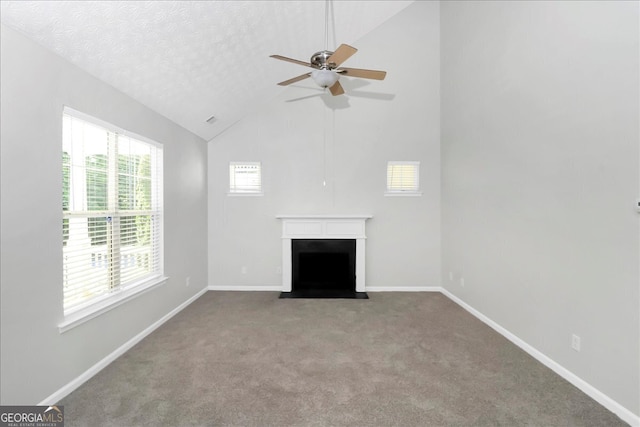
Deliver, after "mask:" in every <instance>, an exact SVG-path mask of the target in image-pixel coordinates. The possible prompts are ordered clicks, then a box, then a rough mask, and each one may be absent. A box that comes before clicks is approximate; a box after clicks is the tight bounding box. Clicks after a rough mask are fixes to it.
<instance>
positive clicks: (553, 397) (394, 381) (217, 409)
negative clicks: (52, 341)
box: [60, 292, 626, 427]
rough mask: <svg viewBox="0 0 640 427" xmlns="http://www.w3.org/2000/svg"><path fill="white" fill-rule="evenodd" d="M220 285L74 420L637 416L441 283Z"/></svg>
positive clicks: (124, 360) (123, 364) (598, 419)
mask: <svg viewBox="0 0 640 427" xmlns="http://www.w3.org/2000/svg"><path fill="white" fill-rule="evenodd" d="M369 296H370V299H369V300H346V299H284V300H282V299H278V293H277V292H207V293H205V294H204V295H203V296H202V297H200V298H199V299H198V300H197V301H195V302H194V303H193V304H191V305H190V306H189V307H187V308H186V309H185V310H183V311H182V312H181V313H179V314H178V315H176V316H175V317H174V318H172V319H171V320H169V321H168V322H167V323H166V324H164V325H163V326H162V327H160V328H159V329H158V330H156V331H155V332H154V333H153V334H151V335H149V336H148V337H147V338H146V339H145V340H143V341H142V342H141V343H139V344H138V345H136V346H135V347H134V348H133V349H131V350H130V351H129V352H127V353H126V354H125V355H123V356H122V357H120V358H119V359H118V360H116V361H115V362H114V363H112V364H111V365H109V366H108V367H106V368H105V369H104V370H103V371H101V372H100V373H99V374H98V375H96V376H95V377H93V378H92V379H91V380H89V381H88V382H87V383H86V384H84V385H83V386H81V387H80V388H79V389H77V390H76V391H75V392H73V393H72V394H70V395H69V396H67V397H66V398H65V399H63V401H61V402H60V404H62V405H64V410H65V421H66V425H67V427H71V426H100V425H104V426H373V427H375V426H403V427H406V426H525V425H526V426H545V427H548V426H618V425H619V426H624V425H626V424H625V423H624V422H622V421H621V420H620V419H619V418H617V417H616V416H615V415H614V414H612V413H611V412H609V411H608V410H606V409H605V408H604V407H602V406H601V405H599V404H598V403H597V402H595V401H594V400H592V399H591V398H590V397H588V396H587V395H585V394H584V393H582V392H581V391H579V390H578V389H576V388H575V387H574V386H572V385H571V384H569V383H568V382H566V381H565V380H563V379H562V378H561V377H559V376H558V375H556V374H555V373H553V372H552V371H551V370H549V369H548V368H546V367H544V366H543V365H542V364H540V363H539V362H537V361H536V360H535V359H533V358H531V357H530V356H529V355H527V354H526V353H525V352H523V351H522V350H520V349H519V348H518V347H516V346H515V345H513V344H512V343H510V342H509V341H508V340H506V339H505V338H503V337H502V336H501V335H499V334H498V333H496V332H495V331H494V330H493V329H491V328H489V327H488V326H486V325H485V324H483V323H482V322H480V321H479V320H477V319H476V318H475V317H473V316H472V315H470V314H469V313H467V312H466V311H465V310H463V309H462V308H460V307H459V306H458V305H456V304H455V303H453V302H452V301H450V300H449V299H448V298H447V297H445V296H444V295H442V294H439V293H370V294H369Z"/></svg>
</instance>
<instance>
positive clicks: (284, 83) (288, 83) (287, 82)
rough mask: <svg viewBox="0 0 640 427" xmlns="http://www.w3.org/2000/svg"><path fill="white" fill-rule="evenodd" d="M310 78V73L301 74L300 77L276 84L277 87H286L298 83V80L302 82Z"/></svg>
mask: <svg viewBox="0 0 640 427" xmlns="http://www.w3.org/2000/svg"><path fill="white" fill-rule="evenodd" d="M310 76H311V73H306V74H302V75H301V76H298V77H294V78H292V79H289V80H285V81H283V82H280V83H278V86H287V85H290V84H291V83H295V82H299V81H300V80H304V79H306V78H308V77H310Z"/></svg>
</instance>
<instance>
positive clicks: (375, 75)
mask: <svg viewBox="0 0 640 427" xmlns="http://www.w3.org/2000/svg"><path fill="white" fill-rule="evenodd" d="M336 71H337V72H339V73H340V74H342V75H345V76H347V77H361V78H363V79H373V80H384V78H385V77H386V75H387V72H386V71H379V70H363V69H362V68H338V69H337V70H336Z"/></svg>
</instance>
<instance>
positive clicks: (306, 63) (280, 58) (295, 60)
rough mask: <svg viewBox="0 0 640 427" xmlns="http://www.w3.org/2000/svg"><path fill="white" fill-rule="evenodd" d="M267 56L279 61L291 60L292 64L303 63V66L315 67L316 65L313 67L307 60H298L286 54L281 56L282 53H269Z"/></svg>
mask: <svg viewBox="0 0 640 427" xmlns="http://www.w3.org/2000/svg"><path fill="white" fill-rule="evenodd" d="M269 58H275V59H279V60H281V61H287V62H293V63H294V64H298V65H304V66H305V67H311V68H317V67H314V66H313V65H312V64H310V63H309V62H304V61H298V60H297V59H292V58H287V57H286V56H282V55H270V56H269Z"/></svg>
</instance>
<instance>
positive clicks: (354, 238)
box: [278, 215, 371, 299]
mask: <svg viewBox="0 0 640 427" xmlns="http://www.w3.org/2000/svg"><path fill="white" fill-rule="evenodd" d="M278 218H279V219H281V220H282V221H283V234H282V293H281V294H280V297H281V298H359V299H366V298H368V296H367V294H366V292H365V264H364V263H365V239H366V236H365V233H364V223H365V221H366V220H367V219H369V218H371V216H367V215H353V216H345V215H341V216H337V215H306V216H299V215H298V216H293V215H279V216H278Z"/></svg>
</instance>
